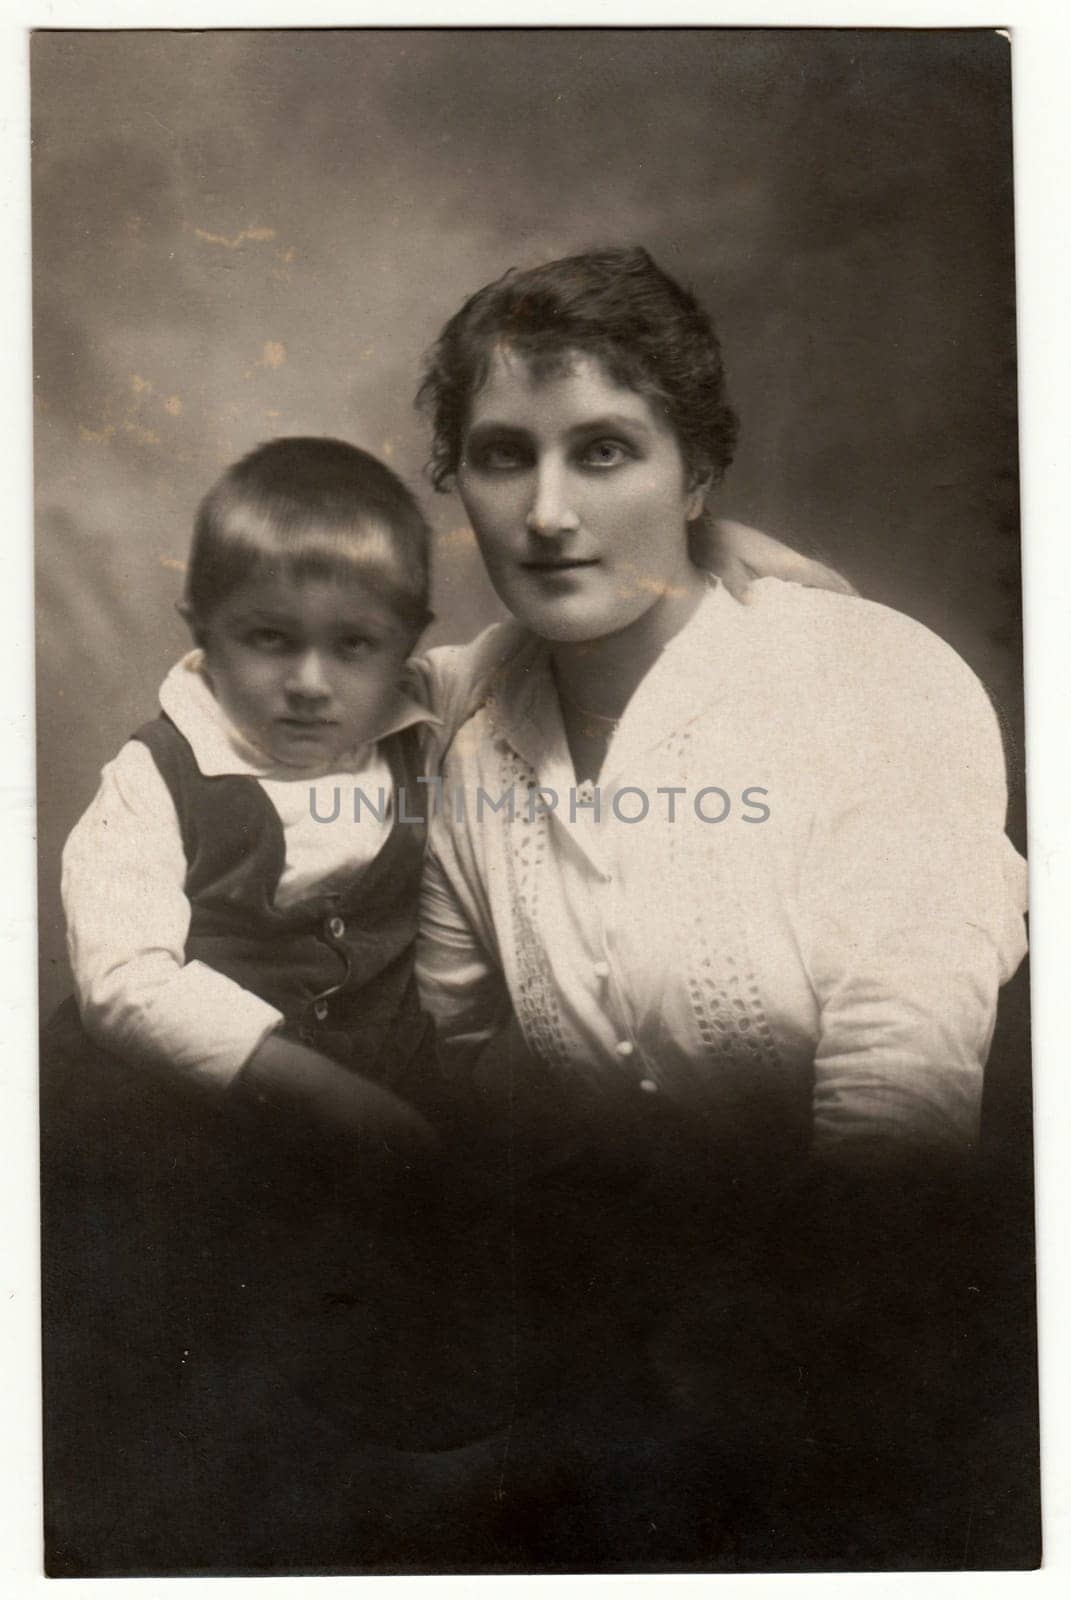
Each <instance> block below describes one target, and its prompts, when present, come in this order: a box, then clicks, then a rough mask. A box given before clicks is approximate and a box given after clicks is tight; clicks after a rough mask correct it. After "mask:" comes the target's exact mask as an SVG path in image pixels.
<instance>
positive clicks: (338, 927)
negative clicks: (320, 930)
mask: <svg viewBox="0 0 1071 1600" xmlns="http://www.w3.org/2000/svg"><path fill="white" fill-rule="evenodd" d="M327 931H328V933H329V934H330V935H331V937H332V939H341V938H342V935H343V934H344V933H345V931H346V924H345V923H344V922H343V920H342V918H341V917H331V918H329V919H328V923H327Z"/></svg>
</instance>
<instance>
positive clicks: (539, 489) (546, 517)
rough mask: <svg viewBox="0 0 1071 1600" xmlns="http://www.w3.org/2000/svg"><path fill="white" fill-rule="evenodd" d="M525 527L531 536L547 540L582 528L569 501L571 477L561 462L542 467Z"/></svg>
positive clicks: (545, 464)
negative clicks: (535, 535)
mask: <svg viewBox="0 0 1071 1600" xmlns="http://www.w3.org/2000/svg"><path fill="white" fill-rule="evenodd" d="M525 526H526V527H527V529H528V531H529V533H534V534H537V535H539V536H540V537H542V538H544V539H557V538H559V537H560V536H561V535H562V534H563V533H575V532H576V530H577V529H578V528H579V526H580V518H579V516H578V515H577V513H576V512H575V511H574V509H573V506H572V503H571V500H570V495H569V478H568V474H567V473H566V472H565V470H564V468H563V467H562V465H561V464H560V463H558V462H546V463H544V464H543V465H541V466H540V468H539V472H538V475H537V477H536V482H535V490H534V494H533V497H532V503H531V505H530V506H529V508H528V514H527V516H526V517H525Z"/></svg>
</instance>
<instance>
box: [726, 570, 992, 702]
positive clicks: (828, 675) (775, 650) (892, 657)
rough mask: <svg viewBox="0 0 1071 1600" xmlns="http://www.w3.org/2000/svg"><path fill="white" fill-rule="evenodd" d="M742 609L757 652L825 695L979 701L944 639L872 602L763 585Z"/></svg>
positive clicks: (974, 682) (777, 583)
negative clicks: (813, 679)
mask: <svg viewBox="0 0 1071 1600" xmlns="http://www.w3.org/2000/svg"><path fill="white" fill-rule="evenodd" d="M742 610H743V612H744V613H745V615H746V617H747V627H748V631H749V632H751V633H752V634H753V636H754V637H755V638H756V640H757V642H758V644H759V648H760V650H762V651H763V652H764V655H765V657H766V658H767V659H768V660H769V661H770V663H771V665H772V666H773V667H774V669H775V670H776V669H778V668H780V673H781V674H782V675H784V676H785V677H791V678H794V679H796V680H797V681H798V680H799V678H800V675H801V674H802V675H803V676H804V678H807V677H809V676H811V675H812V674H817V675H819V676H820V678H821V681H822V682H823V683H824V685H825V687H826V689H827V691H832V690H834V689H838V688H839V689H840V690H841V691H842V692H844V693H846V694H849V695H855V694H861V695H864V696H873V695H874V694H876V693H893V694H897V693H902V692H903V691H905V690H908V689H915V690H918V691H920V692H924V693H926V694H927V695H928V696H930V697H933V696H935V695H939V694H940V693H941V691H942V690H947V691H948V692H950V693H953V694H955V693H957V692H958V693H960V694H962V695H965V696H967V697H968V698H972V697H974V696H975V695H976V694H980V695H982V696H983V697H984V696H985V691H984V689H983V688H982V685H981V683H980V682H979V680H978V678H977V676H976V674H975V673H974V672H973V671H972V669H971V668H970V667H969V666H968V665H967V663H966V662H965V661H964V660H963V657H962V656H960V655H959V654H958V653H957V652H956V651H955V650H954V649H953V647H952V646H951V645H950V644H949V643H948V642H947V641H946V640H944V639H942V638H941V637H940V636H939V635H938V634H936V633H934V632H933V630H932V629H930V628H928V627H926V626H925V624H924V623H921V622H919V621H917V620H916V619H915V618H914V617H910V616H907V615H906V614H905V613H904V612H902V611H896V610H894V609H893V607H892V606H887V605H882V604H881V603H880V602H878V601H875V600H864V599H863V598H861V597H860V596H858V595H845V594H836V593H834V592H832V591H830V590H827V589H810V588H804V587H803V586H801V585H800V584H796V583H786V582H784V581H782V580H781V579H779V578H762V579H759V580H758V581H757V582H756V583H755V584H753V585H752V589H751V593H750V597H749V603H748V604H747V605H746V606H744V607H743V608H742Z"/></svg>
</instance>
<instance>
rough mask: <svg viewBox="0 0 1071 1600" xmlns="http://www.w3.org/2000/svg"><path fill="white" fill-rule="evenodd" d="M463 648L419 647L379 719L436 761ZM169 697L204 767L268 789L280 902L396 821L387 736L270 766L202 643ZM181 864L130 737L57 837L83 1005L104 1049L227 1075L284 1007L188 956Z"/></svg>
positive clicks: (143, 755)
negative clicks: (227, 704)
mask: <svg viewBox="0 0 1071 1600" xmlns="http://www.w3.org/2000/svg"><path fill="white" fill-rule="evenodd" d="M503 633H507V634H508V630H496V635H497V637H496V640H495V646H494V659H495V660H496V661H497V660H499V659H501V655H502V653H503V651H504V650H505V651H508V649H509V648H510V646H509V643H508V639H504V638H503V637H502V635H503ZM458 654H459V652H458V651H457V650H456V649H451V648H446V649H440V650H436V651H433V652H431V653H430V654H429V655H428V656H426V657H424V658H422V659H421V660H419V661H416V662H414V663H412V664H411V674H410V686H411V687H412V690H413V693H412V694H411V695H410V694H408V693H406V692H404V691H400V692H399V697H398V702H397V705H396V706H395V707H394V708H392V710H391V713H390V714H389V716H388V717H387V719H386V720H385V722H384V725H383V727H382V728H381V730H380V733H379V738H380V739H383V738H385V737H386V736H387V735H388V734H391V733H396V732H400V731H401V730H402V729H403V728H406V727H412V726H417V725H421V726H423V727H425V728H426V738H425V749H426V764H427V771H428V772H429V773H431V772H433V771H434V770H435V769H436V767H437V763H438V755H439V747H440V745H441V743H442V741H443V740H444V739H445V738H447V737H448V736H449V734H450V732H451V731H452V730H453V728H456V726H457V722H458V720H459V719H460V717H461V716H462V715H463V714H464V710H465V706H464V695H463V694H462V692H461V691H462V689H463V687H464V685H463V684H462V683H461V681H460V678H459V675H458V674H457V673H456V672H455V671H454V663H455V662H456V660H457V657H458ZM469 659H471V656H470V655H467V656H466V660H467V661H468V660H469ZM160 706H161V709H162V710H163V711H164V712H165V713H166V714H167V715H168V716H169V717H170V719H171V721H172V722H173V723H174V724H175V725H176V727H177V728H178V729H179V731H180V733H182V734H183V735H184V736H185V738H186V739H187V740H188V741H189V744H190V746H191V748H192V750H193V754H194V757H195V759H196V761H197V765H198V768H199V769H200V771H201V772H202V773H203V774H204V775H205V776H206V777H216V776H222V775H236V776H244V777H252V778H255V779H256V780H257V781H258V782H259V783H260V785H261V787H262V788H263V789H264V791H265V793H266V794H267V796H268V798H269V799H270V800H271V802H272V805H273V806H274V807H275V809H276V811H277V812H278V815H279V818H280V821H281V823H282V827H283V837H284V841H285V867H284V870H283V874H282V877H281V879H280V883H279V889H278V893H277V895H276V903H277V904H286V905H292V904H294V903H296V902H298V901H300V900H301V899H302V898H303V897H304V896H306V895H308V894H309V893H310V892H311V891H312V890H313V889H314V888H317V887H321V888H322V887H323V885H324V883H325V882H326V881H328V880H330V879H332V878H334V877H335V876H336V875H338V874H342V875H345V876H347V877H349V876H350V875H352V873H353V872H354V871H355V870H357V869H359V868H360V867H361V866H363V865H365V864H367V863H368V862H369V861H371V860H372V859H373V858H374V857H375V856H376V855H377V854H378V852H379V851H380V849H381V848H382V846H383V844H384V842H385V840H386V838H387V835H388V834H389V832H390V828H391V815H392V812H391V803H392V791H393V784H392V779H391V774H390V768H389V766H388V763H387V761H386V759H385V757H384V755H383V752H382V750H381V748H380V745H379V743H378V742H377V743H373V744H368V745H365V746H364V747H363V748H362V749H360V750H357V751H355V752H354V753H353V755H352V757H350V758H347V759H345V760H344V761H343V762H341V763H340V764H339V765H338V767H337V769H336V770H334V771H332V772H328V773H323V772H318V773H315V774H310V773H305V774H300V775H298V776H295V775H294V774H293V772H292V770H291V771H290V772H289V774H288V775H285V776H284V775H283V774H284V773H285V771H286V769H280V768H278V767H275V766H273V765H272V764H271V762H270V761H269V760H268V759H267V758H266V757H265V756H264V755H263V753H262V752H260V751H258V750H257V748H256V747H255V746H253V745H251V744H250V743H249V742H248V741H247V740H245V739H244V738H243V737H242V736H241V734H240V733H239V732H238V731H237V730H236V729H235V728H234V727H233V726H232V724H231V723H230V722H229V721H228V719H227V717H226V716H225V715H224V713H223V711H222V710H221V708H220V706H219V703H218V701H217V700H216V699H215V697H214V695H213V694H212V691H211V689H210V688H209V686H208V683H207V681H206V679H205V676H204V673H203V658H202V653H201V652H200V651H196V650H195V651H192V652H191V653H190V654H189V655H187V656H185V657H184V658H183V659H182V660H181V661H179V662H178V663H177V664H176V665H175V666H174V667H173V668H172V670H171V671H170V673H169V674H168V676H167V678H166V679H165V680H164V683H163V685H162V687H161V690H160ZM336 787H338V788H339V789H340V790H341V791H342V794H341V795H340V797H339V798H340V805H339V816H338V819H337V821H335V822H333V823H325V822H321V821H318V820H316V819H315V818H314V817H313V814H312V806H311V803H310V789H313V790H315V791H316V794H317V796H318V798H317V803H316V813H317V816H318V817H329V816H331V814H332V811H333V809H334V790H335V788H336ZM355 787H359V788H361V789H362V790H363V791H364V793H365V794H366V795H367V796H368V798H369V800H370V801H371V802H372V806H373V807H374V808H375V809H379V790H380V789H382V790H383V793H384V797H385V798H386V800H387V802H388V803H387V805H386V806H385V807H384V808H383V818H382V820H381V821H377V820H376V817H375V816H374V815H373V810H372V809H370V808H369V807H366V806H363V807H362V808H361V820H360V822H359V823H354V821H353V804H352V799H351V794H352V791H353V789H354V788H355ZM186 870H187V863H186V857H185V853H184V850H183V846H182V834H181V829H180V825H179V819H178V815H177V813H176V810H175V805H174V802H173V800H172V798H171V794H170V791H169V790H168V787H167V784H166V783H165V781H164V779H163V777H162V776H161V774H160V772H159V770H158V768H157V766H156V763H155V761H154V760H153V758H152V755H151V754H150V752H149V750H148V748H147V746H145V745H144V744H142V743H141V742H140V741H139V740H136V739H132V740H130V741H129V742H128V743H127V744H126V745H124V746H123V748H122V750H121V751H120V752H119V754H118V756H117V757H116V758H115V760H114V761H111V762H109V763H108V765H107V766H106V767H105V768H104V769H103V772H102V774H101V784H100V788H99V790H98V792H97V795H96V797H95V798H94V800H93V802H92V804H91V805H90V806H89V809H88V810H87V811H86V813H85V814H84V816H83V817H82V818H81V820H80V821H79V822H78V823H77V825H76V826H75V828H74V830H73V832H72V833H71V836H70V838H69V839H68V841H67V845H66V847H65V849H64V852H63V875H62V895H63V907H64V912H65V914H66V918H67V941H68V950H69V953H70V960H71V967H72V971H73V974H74V982H75V990H76V994H77V997H78V1004H79V1009H80V1011H81V1014H82V1020H83V1022H84V1024H85V1027H86V1029H87V1031H88V1032H89V1033H90V1034H91V1035H92V1036H93V1037H94V1038H96V1039H97V1040H98V1041H99V1042H100V1043H102V1044H104V1045H106V1046H107V1047H108V1048H109V1049H112V1050H115V1051H116V1052H118V1053H119V1054H121V1055H125V1056H132V1057H137V1058H139V1059H143V1060H150V1061H158V1062H160V1063H166V1064H168V1065H169V1066H171V1067H172V1068H173V1069H177V1070H179V1071H181V1072H183V1073H185V1074H188V1075H189V1076H190V1077H191V1078H197V1079H202V1080H205V1081H208V1082H214V1083H216V1084H218V1085H219V1086H220V1087H222V1086H225V1085H226V1084H227V1083H229V1082H230V1081H231V1079H232V1078H234V1076H235V1075H236V1074H237V1073H238V1072H239V1070H240V1069H241V1067H242V1066H243V1065H244V1063H245V1062H246V1061H247V1060H248V1059H249V1057H250V1055H251V1054H252V1053H253V1051H254V1050H255V1049H256V1048H257V1046H258V1045H259V1044H260V1043H261V1041H262V1040H263V1039H264V1038H265V1036H266V1035H267V1034H269V1033H270V1032H271V1031H272V1030H273V1029H274V1028H276V1027H277V1026H278V1024H279V1023H280V1021H281V1020H282V1017H281V1013H280V1012H279V1011H277V1010H276V1009H275V1007H274V1006H271V1005H269V1004H268V1003H267V1002H266V1001H264V1000H262V999H260V998H259V996H257V995H255V994H252V993H251V992H250V991H249V990H247V989H243V988H242V987H241V986H240V985H239V984H237V983H235V982H234V981H233V979H231V978H227V977H225V976H224V975H223V974H222V973H219V972H216V971H214V970H213V969H212V968H211V967H208V966H206V965H205V964H204V963H203V962H200V961H189V962H188V961H187V960H186V939H187V936H188V933H189V927H190V915H191V908H190V902H189V900H188V899H187V897H186V893H185V888H184V885H185V880H186Z"/></svg>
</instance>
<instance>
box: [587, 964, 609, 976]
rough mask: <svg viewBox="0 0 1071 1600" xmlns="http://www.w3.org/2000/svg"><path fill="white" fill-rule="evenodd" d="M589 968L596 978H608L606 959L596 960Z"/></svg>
mask: <svg viewBox="0 0 1071 1600" xmlns="http://www.w3.org/2000/svg"><path fill="white" fill-rule="evenodd" d="M591 970H592V971H593V972H594V974H595V976H596V977H597V978H608V977H609V976H610V963H609V962H608V961H596V963H595V965H594V966H593V967H592V969H591Z"/></svg>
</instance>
